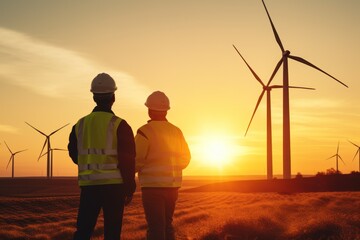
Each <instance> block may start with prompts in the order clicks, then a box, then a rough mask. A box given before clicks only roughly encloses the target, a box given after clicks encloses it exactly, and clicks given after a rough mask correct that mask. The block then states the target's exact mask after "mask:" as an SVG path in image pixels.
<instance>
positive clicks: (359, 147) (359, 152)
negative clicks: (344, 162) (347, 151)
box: [348, 140, 360, 172]
mask: <svg viewBox="0 0 360 240" xmlns="http://www.w3.org/2000/svg"><path fill="white" fill-rule="evenodd" d="M348 141H349V142H350V143H351V144H352V145H354V146H355V147H357V148H358V149H357V151H356V153H355V156H354V158H353V161H354V159H355V158H356V155H359V172H360V146H359V145H357V144H355V143H353V142H351V141H350V140H348Z"/></svg>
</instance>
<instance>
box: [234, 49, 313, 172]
mask: <svg viewBox="0 0 360 240" xmlns="http://www.w3.org/2000/svg"><path fill="white" fill-rule="evenodd" d="M233 47H234V48H235V50H236V51H237V52H238V54H239V55H240V57H241V58H242V59H243V60H244V62H245V64H246V65H247V67H248V68H249V69H250V71H251V72H252V74H253V75H254V77H255V79H256V80H257V81H258V82H259V83H260V84H261V86H262V87H263V90H262V92H261V94H260V96H259V99H258V101H257V103H256V106H255V109H254V112H253V114H252V116H251V119H250V122H249V125H248V127H247V129H246V132H245V136H246V134H247V132H248V130H249V128H250V125H251V122H252V120H253V118H254V116H255V113H256V110H257V109H258V107H259V105H260V102H261V100H262V98H263V96H264V94H265V92H266V100H267V102H266V116H267V117H266V126H267V127H266V130H267V131H266V134H267V137H266V139H267V144H266V146H267V179H272V178H273V168H272V165H273V164H272V163H273V159H272V127H271V94H270V92H271V90H272V89H274V88H283V86H280V85H272V86H270V83H271V81H272V80H273V78H274V76H275V74H276V72H277V71H278V69H279V68H280V66H281V63H282V62H281V61H280V62H279V63H278V64H277V66H276V67H275V70H274V71H273V73H272V75H271V77H270V79H269V81H268V83H267V84H266V85H265V84H264V82H263V81H262V80H261V79H260V77H259V76H258V75H257V74H256V73H255V71H254V70H253V69H252V68H251V67H250V65H249V64H248V63H247V61H246V60H245V58H244V57H243V56H242V55H241V53H240V52H239V50H238V49H237V48H236V47H235V46H234V45H233ZM289 88H298V89H307V90H315V89H314V88H307V87H295V86H289Z"/></svg>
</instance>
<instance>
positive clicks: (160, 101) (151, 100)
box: [145, 91, 170, 111]
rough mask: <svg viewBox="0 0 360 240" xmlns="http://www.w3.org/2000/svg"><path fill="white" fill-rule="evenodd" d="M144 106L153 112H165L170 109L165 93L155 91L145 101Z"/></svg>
mask: <svg viewBox="0 0 360 240" xmlns="http://www.w3.org/2000/svg"><path fill="white" fill-rule="evenodd" d="M145 106H147V107H148V108H149V109H151V110H155V111H167V110H169V109H170V101H169V98H168V97H167V96H166V95H165V93H163V92H160V91H155V92H153V93H152V94H150V95H149V97H148V98H147V99H146V102H145Z"/></svg>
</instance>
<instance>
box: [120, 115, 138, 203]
mask: <svg viewBox="0 0 360 240" xmlns="http://www.w3.org/2000/svg"><path fill="white" fill-rule="evenodd" d="M117 138H118V145H117V151H118V162H119V163H118V168H119V169H120V173H121V176H122V178H123V181H124V186H125V191H126V194H127V195H128V196H132V194H133V193H134V192H135V189H136V183H135V141H134V134H133V131H132V129H131V127H130V126H129V124H128V123H127V122H126V121H125V120H122V121H121V122H120V125H119V127H118V129H117Z"/></svg>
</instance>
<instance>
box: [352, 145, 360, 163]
mask: <svg viewBox="0 0 360 240" xmlns="http://www.w3.org/2000/svg"><path fill="white" fill-rule="evenodd" d="M358 154H360V148H358V150H357V151H356V153H355V156H354V158H353V161H354V160H355V158H356V156H357V155H358Z"/></svg>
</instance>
